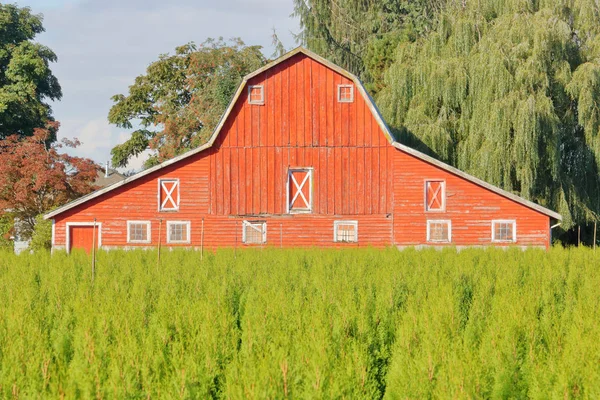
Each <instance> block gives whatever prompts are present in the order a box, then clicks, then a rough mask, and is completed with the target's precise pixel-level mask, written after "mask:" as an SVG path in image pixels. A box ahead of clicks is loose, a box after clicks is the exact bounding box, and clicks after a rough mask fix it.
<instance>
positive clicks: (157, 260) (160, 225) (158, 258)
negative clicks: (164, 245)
mask: <svg viewBox="0 0 600 400" xmlns="http://www.w3.org/2000/svg"><path fill="white" fill-rule="evenodd" d="M158 221H159V222H158V245H157V246H158V257H157V258H156V268H157V269H160V241H161V235H162V218H161V219H159V220H158Z"/></svg>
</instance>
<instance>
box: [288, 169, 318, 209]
mask: <svg viewBox="0 0 600 400" xmlns="http://www.w3.org/2000/svg"><path fill="white" fill-rule="evenodd" d="M312 177H313V169H312V168H290V169H289V170H288V181H287V204H288V207H287V209H288V213H310V212H312V185H313V183H312Z"/></svg>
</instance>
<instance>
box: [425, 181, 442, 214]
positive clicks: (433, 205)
mask: <svg viewBox="0 0 600 400" xmlns="http://www.w3.org/2000/svg"><path fill="white" fill-rule="evenodd" d="M445 210H446V182H444V181H441V180H439V181H425V211H445Z"/></svg>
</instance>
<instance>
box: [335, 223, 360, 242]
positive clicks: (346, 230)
mask: <svg viewBox="0 0 600 400" xmlns="http://www.w3.org/2000/svg"><path fill="white" fill-rule="evenodd" d="M333 241H334V242H336V243H356V242H358V221H334V222H333Z"/></svg>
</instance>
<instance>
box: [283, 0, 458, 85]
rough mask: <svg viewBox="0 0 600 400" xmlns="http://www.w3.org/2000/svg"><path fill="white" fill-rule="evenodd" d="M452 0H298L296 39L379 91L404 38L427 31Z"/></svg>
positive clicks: (295, 4) (296, 7)
mask: <svg viewBox="0 0 600 400" xmlns="http://www.w3.org/2000/svg"><path fill="white" fill-rule="evenodd" d="M446 1H447V0H294V15H295V16H296V17H298V18H299V19H300V26H301V28H302V29H301V32H300V34H299V35H298V37H297V39H298V40H299V41H300V43H302V44H303V45H304V46H307V47H308V48H309V49H311V50H312V51H314V52H316V53H318V54H320V55H322V56H323V57H325V58H328V59H330V60H331V61H333V62H334V63H336V64H338V65H340V66H342V67H344V68H346V69H348V70H349V71H351V72H353V73H354V74H355V75H357V76H358V77H359V78H360V79H361V80H362V81H363V82H364V83H365V85H366V86H367V89H368V90H369V91H370V92H371V93H372V94H375V93H376V92H378V91H379V90H381V89H382V87H383V83H384V80H383V74H384V72H385V70H386V69H387V67H388V66H389V65H390V63H391V62H392V61H393V55H394V49H395V48H396V46H397V45H398V43H399V42H400V41H401V40H408V41H413V40H415V39H416V38H417V37H419V36H420V35H422V34H424V33H426V32H428V31H429V30H430V29H431V28H432V26H433V25H434V22H435V19H434V17H435V16H436V15H437V13H438V10H440V9H441V8H442V6H443V4H445V2H446Z"/></svg>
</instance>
